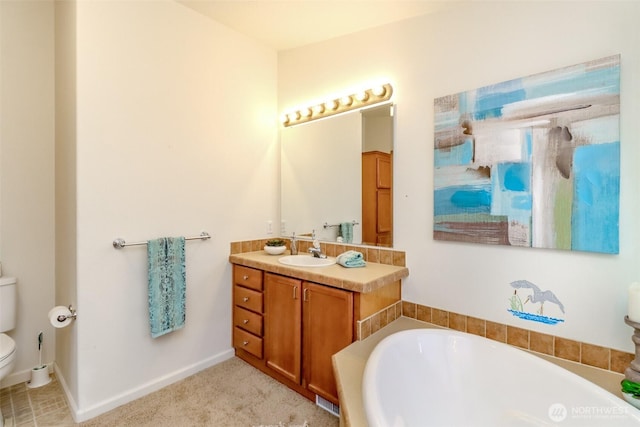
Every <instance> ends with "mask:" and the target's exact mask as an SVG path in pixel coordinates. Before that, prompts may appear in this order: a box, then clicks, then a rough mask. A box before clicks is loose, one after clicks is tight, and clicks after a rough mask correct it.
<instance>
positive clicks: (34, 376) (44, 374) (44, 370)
mask: <svg viewBox="0 0 640 427" xmlns="http://www.w3.org/2000/svg"><path fill="white" fill-rule="evenodd" d="M50 382H51V377H50V376H49V367H48V366H47V365H43V364H42V331H40V333H39V334H38V366H36V367H35V368H33V369H31V381H28V382H27V387H29V388H35V387H41V386H43V385H45V384H49V383H50Z"/></svg>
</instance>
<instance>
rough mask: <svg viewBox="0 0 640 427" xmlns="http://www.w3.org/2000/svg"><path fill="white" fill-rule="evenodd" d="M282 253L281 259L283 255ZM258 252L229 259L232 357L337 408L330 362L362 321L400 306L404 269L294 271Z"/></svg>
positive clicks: (370, 267) (369, 265)
mask: <svg viewBox="0 0 640 427" xmlns="http://www.w3.org/2000/svg"><path fill="white" fill-rule="evenodd" d="M285 255H286V254H285ZM278 258H279V256H273V255H268V254H266V253H264V252H263V251H255V252H245V253H238V254H232V255H231V256H230V257H229V261H230V262H231V263H232V264H233V279H232V280H233V347H234V348H235V352H236V355H237V356H238V357H240V358H241V359H243V360H245V361H246V362H248V363H250V364H251V365H253V366H255V367H256V368H258V369H260V370H261V371H263V372H264V373H266V374H268V375H269V376H271V377H273V378H275V379H276V380H278V381H280V382H281V383H283V384H285V385H287V386H288V387H289V388H291V389H293V390H295V391H297V392H298V393H300V394H302V395H303V396H305V397H307V398H309V399H310V400H313V401H315V399H316V395H318V396H320V397H322V398H323V399H325V400H327V401H329V402H331V403H333V404H335V405H337V404H338V391H337V387H336V381H335V378H334V373H333V367H332V361H331V357H332V356H333V355H334V354H335V353H337V352H338V351H340V350H342V349H343V348H345V347H347V346H348V345H349V344H351V343H352V342H353V341H356V340H358V337H359V336H360V330H359V326H360V323H361V322H362V321H363V320H364V319H366V318H369V317H370V316H372V315H374V314H375V313H378V312H380V311H381V310H384V309H386V308H387V307H389V306H393V305H394V304H396V303H398V302H399V301H400V300H401V292H400V281H401V279H402V278H404V277H406V276H408V274H409V271H408V269H407V268H406V267H404V266H394V265H387V264H379V263H372V262H368V263H367V266H366V267H364V268H344V267H341V266H339V265H331V266H326V267H291V266H285V265H283V264H280V263H279V262H278Z"/></svg>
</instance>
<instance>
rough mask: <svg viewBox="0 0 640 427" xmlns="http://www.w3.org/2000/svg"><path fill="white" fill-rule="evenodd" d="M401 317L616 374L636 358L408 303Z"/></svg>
mask: <svg viewBox="0 0 640 427" xmlns="http://www.w3.org/2000/svg"><path fill="white" fill-rule="evenodd" d="M402 316H405V317H409V318H412V319H416V320H420V321H422V322H428V323H432V324H434V325H438V326H442V327H444V328H450V329H455V330H457V331H461V332H468V333H470V334H474V335H480V336H481V337H485V338H489V339H492V340H495V341H500V342H504V343H507V344H509V345H513V346H515V347H519V348H522V349H525V350H530V351H534V352H536V353H540V354H544V355H547V356H553V357H557V358H559V359H564V360H567V361H570V362H576V363H580V364H582V365H587V366H593V367H596V368H600V369H605V370H608V371H612V372H617V373H624V370H625V369H626V368H627V367H628V366H629V363H631V361H632V360H633V359H634V358H635V355H634V354H632V353H626V352H623V351H620V350H615V349H612V348H606V347H600V346H597V345H593V344H589V343H583V342H578V341H574V340H570V339H567V338H561V337H556V336H553V335H548V334H543V333H541V332H535V331H530V330H528V329H523V328H518V327H515V326H510V325H504V324H501V323H495V322H491V321H489V320H484V319H478V318H475V317H472V316H466V315H464V314H459V313H453V312H449V311H445V310H440V309H437V308H434V307H428V306H424V305H420V304H416V303H412V302H408V301H402ZM632 334H633V332H632V331H630V332H629V340H631V335H632Z"/></svg>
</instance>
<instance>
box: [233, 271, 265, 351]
mask: <svg viewBox="0 0 640 427" xmlns="http://www.w3.org/2000/svg"><path fill="white" fill-rule="evenodd" d="M262 275H263V273H262V270H257V269H255V268H249V267H244V266H241V265H234V266H233V346H234V347H235V348H236V349H239V351H238V352H239V353H241V352H247V353H249V354H251V355H252V356H255V357H257V358H259V359H261V358H262V352H263V329H264V328H263V320H264V319H263V294H262V291H263V286H262Z"/></svg>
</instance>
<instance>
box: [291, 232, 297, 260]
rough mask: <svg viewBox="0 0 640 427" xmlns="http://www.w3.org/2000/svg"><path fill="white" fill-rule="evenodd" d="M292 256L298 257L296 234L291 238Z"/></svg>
mask: <svg viewBox="0 0 640 427" xmlns="http://www.w3.org/2000/svg"><path fill="white" fill-rule="evenodd" d="M291 255H298V245H297V243H296V232H295V231H294V232H293V235H292V236H291Z"/></svg>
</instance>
